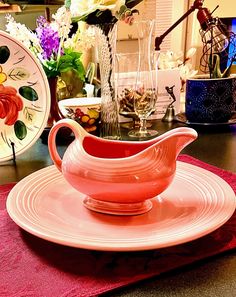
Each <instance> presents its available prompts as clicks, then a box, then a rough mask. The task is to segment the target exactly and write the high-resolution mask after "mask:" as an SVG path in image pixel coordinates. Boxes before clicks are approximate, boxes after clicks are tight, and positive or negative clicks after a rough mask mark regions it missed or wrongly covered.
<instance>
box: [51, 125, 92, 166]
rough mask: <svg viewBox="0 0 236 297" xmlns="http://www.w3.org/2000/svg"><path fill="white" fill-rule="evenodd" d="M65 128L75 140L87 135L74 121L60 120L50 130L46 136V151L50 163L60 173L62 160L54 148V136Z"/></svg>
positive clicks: (55, 147)
mask: <svg viewBox="0 0 236 297" xmlns="http://www.w3.org/2000/svg"><path fill="white" fill-rule="evenodd" d="M63 127H67V128H69V129H71V130H72V132H73V133H74V135H75V139H79V138H80V139H81V141H82V140H83V138H84V137H85V136H86V135H87V132H86V131H85V130H84V128H83V127H81V126H80V125H79V124H78V123H77V122H76V121H74V120H71V119H62V120H60V121H58V122H56V123H55V124H54V126H53V127H52V128H51V130H50V133H49V135H48V149H49V153H50V156H51V159H52V161H53V162H54V164H55V166H56V167H57V168H58V169H59V170H60V171H62V169H61V165H62V159H61V157H60V155H59V153H58V151H57V146H56V136H57V132H58V130H59V129H60V128H63Z"/></svg>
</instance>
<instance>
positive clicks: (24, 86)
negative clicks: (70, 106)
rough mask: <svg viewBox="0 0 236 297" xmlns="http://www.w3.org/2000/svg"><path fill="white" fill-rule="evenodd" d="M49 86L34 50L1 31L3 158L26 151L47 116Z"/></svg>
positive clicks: (0, 132) (0, 139) (0, 135)
mask: <svg viewBox="0 0 236 297" xmlns="http://www.w3.org/2000/svg"><path fill="white" fill-rule="evenodd" d="M49 110H50V90H49V85H48V80H47V77H46V75H45V73H44V70H43V68H42V66H41V65H40V63H39V62H38V61H37V59H36V58H35V57H34V56H33V54H32V53H31V52H30V51H29V50H28V49H27V48H26V47H25V46H24V45H22V44H21V43H20V42H19V41H17V40H16V39H14V38H13V37H11V36H10V35H9V34H7V33H5V32H3V31H0V162H3V161H7V160H10V159H12V157H13V150H14V152H15V156H17V155H19V154H21V153H23V152H25V151H26V150H27V149H28V148H29V147H31V146H32V145H33V144H34V143H35V142H36V140H37V139H38V138H39V137H40V135H41V133H42V132H43V129H44V128H45V126H46V124H47V120H48V115H49Z"/></svg>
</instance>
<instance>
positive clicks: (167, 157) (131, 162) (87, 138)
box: [48, 119, 197, 215]
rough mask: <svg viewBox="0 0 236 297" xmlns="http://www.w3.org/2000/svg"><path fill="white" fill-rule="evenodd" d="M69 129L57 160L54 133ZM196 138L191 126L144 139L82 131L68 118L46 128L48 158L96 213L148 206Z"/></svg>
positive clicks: (124, 211)
mask: <svg viewBox="0 0 236 297" xmlns="http://www.w3.org/2000/svg"><path fill="white" fill-rule="evenodd" d="M62 127H68V128H70V129H71V130H72V131H73V133H74V135H75V140H74V141H73V142H72V143H71V144H70V145H69V146H68V148H67V149H66V151H65V153H64V156H63V159H61V157H60V156H59V154H58V152H57V148H56V142H55V139H56V134H57V132H58V130H59V129H60V128H62ZM196 138H197V132H196V131H195V130H193V129H191V128H187V127H183V128H175V129H173V130H170V131H168V132H166V133H164V134H162V135H160V136H158V137H156V138H154V139H151V140H147V141H118V140H114V141H113V140H107V139H102V138H99V137H96V136H93V135H91V134H89V133H87V132H86V131H85V130H84V129H83V128H82V127H81V126H80V125H79V124H78V123H77V122H75V121H73V120H70V119H63V120H60V121H58V122H57V123H56V124H55V125H54V126H53V127H52V129H51V131H50V134H49V138H48V146H49V152H50V155H51V158H52V160H53V162H54V164H55V165H56V167H57V168H58V169H59V170H60V171H61V172H62V174H63V176H64V178H65V179H66V180H67V181H68V182H69V184H71V185H72V187H74V188H75V189H76V190H78V191H79V192H80V193H83V194H85V195H86V196H85V199H84V201H83V203H84V205H85V206H86V207H87V208H88V209H90V210H94V211H97V212H102V213H107V214H116V215H137V214H142V213H145V212H147V211H149V210H150V209H151V208H152V202H151V199H152V198H154V197H156V196H157V195H159V194H160V193H162V192H163V191H164V190H165V189H166V188H167V187H168V186H169V185H170V183H171V182H172V180H173V178H174V176H175V172H176V158H177V156H178V155H179V153H180V152H181V150H182V149H183V148H184V147H185V146H187V145H188V144H189V143H191V142H192V141H193V140H195V139H196Z"/></svg>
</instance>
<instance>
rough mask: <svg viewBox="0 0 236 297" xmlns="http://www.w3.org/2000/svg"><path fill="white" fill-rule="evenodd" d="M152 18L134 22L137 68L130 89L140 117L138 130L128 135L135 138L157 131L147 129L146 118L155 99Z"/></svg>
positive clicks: (153, 134) (151, 110)
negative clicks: (132, 87) (137, 52)
mask: <svg viewBox="0 0 236 297" xmlns="http://www.w3.org/2000/svg"><path fill="white" fill-rule="evenodd" d="M154 24H155V21H154V20H148V21H140V22H135V26H136V29H137V34H138V42H139V54H138V63H137V64H138V69H137V76H136V82H135V87H134V89H133V90H132V96H133V101H134V111H135V113H136V115H137V116H138V117H139V119H140V128H139V130H131V131H130V132H129V133H128V135H129V136H130V137H135V138H146V137H152V136H155V135H157V134H158V131H156V130H151V129H147V124H146V122H147V118H148V117H149V116H150V115H151V113H152V112H154V111H155V104H156V99H157V83H156V73H155V72H156V67H155V64H154V59H153V51H154V48H152V37H153V29H154Z"/></svg>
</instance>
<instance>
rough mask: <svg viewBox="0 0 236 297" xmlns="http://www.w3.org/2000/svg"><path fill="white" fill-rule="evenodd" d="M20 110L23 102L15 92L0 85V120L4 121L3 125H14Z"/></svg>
mask: <svg viewBox="0 0 236 297" xmlns="http://www.w3.org/2000/svg"><path fill="white" fill-rule="evenodd" d="M22 108H23V101H22V99H21V97H20V96H18V95H17V90H16V89H15V88H14V87H10V86H4V85H2V84H0V119H5V121H4V123H5V125H8V126H12V125H14V124H15V122H16V120H17V118H18V113H19V111H21V110H22Z"/></svg>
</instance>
